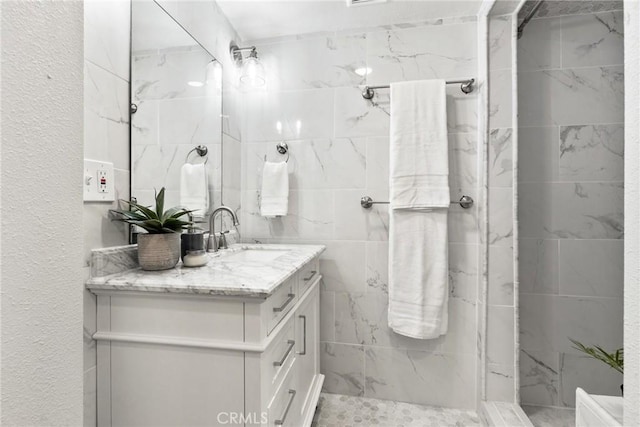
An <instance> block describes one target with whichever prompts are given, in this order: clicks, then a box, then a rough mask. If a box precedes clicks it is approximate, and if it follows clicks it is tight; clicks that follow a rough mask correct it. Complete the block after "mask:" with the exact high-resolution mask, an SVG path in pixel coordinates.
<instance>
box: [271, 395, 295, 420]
mask: <svg viewBox="0 0 640 427" xmlns="http://www.w3.org/2000/svg"><path fill="white" fill-rule="evenodd" d="M289 394H290V395H291V397H290V398H289V403H287V407H286V408H285V410H284V414H282V419H281V420H276V422H275V423H274V424H275V425H277V426H281V425H282V424H284V422H285V420H286V419H287V414H289V409H291V404H292V403H293V399H294V397H296V391H295V390H289Z"/></svg>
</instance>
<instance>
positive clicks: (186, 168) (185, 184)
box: [180, 163, 209, 217]
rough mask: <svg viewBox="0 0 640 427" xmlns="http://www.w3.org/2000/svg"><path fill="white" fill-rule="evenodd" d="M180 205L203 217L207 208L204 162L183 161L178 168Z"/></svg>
mask: <svg viewBox="0 0 640 427" xmlns="http://www.w3.org/2000/svg"><path fill="white" fill-rule="evenodd" d="M180 206H182V207H183V208H185V209H188V210H193V211H196V212H194V213H193V215H194V217H204V216H205V215H206V213H207V209H209V186H208V180H207V166H206V164H205V163H198V164H195V165H193V164H190V163H185V164H184V165H182V168H181V169H180Z"/></svg>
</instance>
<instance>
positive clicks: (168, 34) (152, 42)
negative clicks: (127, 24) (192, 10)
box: [131, 0, 198, 52]
mask: <svg viewBox="0 0 640 427" xmlns="http://www.w3.org/2000/svg"><path fill="white" fill-rule="evenodd" d="M131 20H132V23H131V28H132V34H131V44H132V46H131V50H132V51H133V52H140V51H146V50H155V49H166V48H175V47H184V46H195V45H197V44H198V43H197V42H196V41H195V40H194V39H193V38H192V37H191V36H190V35H189V33H187V32H186V31H185V30H184V29H183V28H182V27H181V26H180V25H178V24H177V23H176V22H175V21H174V20H173V19H172V18H171V17H170V16H169V15H168V14H167V13H166V12H165V11H164V10H163V9H162V8H161V7H160V6H158V5H157V4H156V3H154V2H153V1H151V0H138V1H134V2H131Z"/></svg>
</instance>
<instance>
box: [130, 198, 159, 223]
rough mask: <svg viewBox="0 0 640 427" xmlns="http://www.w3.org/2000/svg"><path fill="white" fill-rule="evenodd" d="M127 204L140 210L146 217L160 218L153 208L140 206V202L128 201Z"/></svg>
mask: <svg viewBox="0 0 640 427" xmlns="http://www.w3.org/2000/svg"><path fill="white" fill-rule="evenodd" d="M129 204H130V205H131V206H133V207H134V208H136V209H137V210H139V211H140V212H142V214H143V215H145V216H146V217H147V218H148V219H160V217H158V215H157V214H156V213H155V212H154V211H153V210H151V209H150V208H148V207H146V206H142V205H141V204H138V203H136V202H129Z"/></svg>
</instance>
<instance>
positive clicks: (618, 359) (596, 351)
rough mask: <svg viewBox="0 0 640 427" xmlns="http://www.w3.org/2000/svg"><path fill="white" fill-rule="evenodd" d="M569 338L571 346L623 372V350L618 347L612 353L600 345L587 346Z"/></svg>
mask: <svg viewBox="0 0 640 427" xmlns="http://www.w3.org/2000/svg"><path fill="white" fill-rule="evenodd" d="M569 340H570V341H571V342H572V343H573V348H575V349H576V350H579V351H581V352H583V353H584V354H586V355H587V356H590V357H593V358H594V359H597V360H599V361H601V362H603V363H606V364H607V365H609V367H611V368H613V369H615V370H616V371H618V372H620V373H621V374H624V372H623V371H624V350H623V349H621V348H619V349H617V350H616V351H615V352H613V353H608V352H607V351H605V350H604V349H603V348H602V347H598V346H597V345H596V346H593V347H587V346H585V345H584V344H582V343H580V342H578V341H576V340H573V339H571V338H569Z"/></svg>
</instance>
